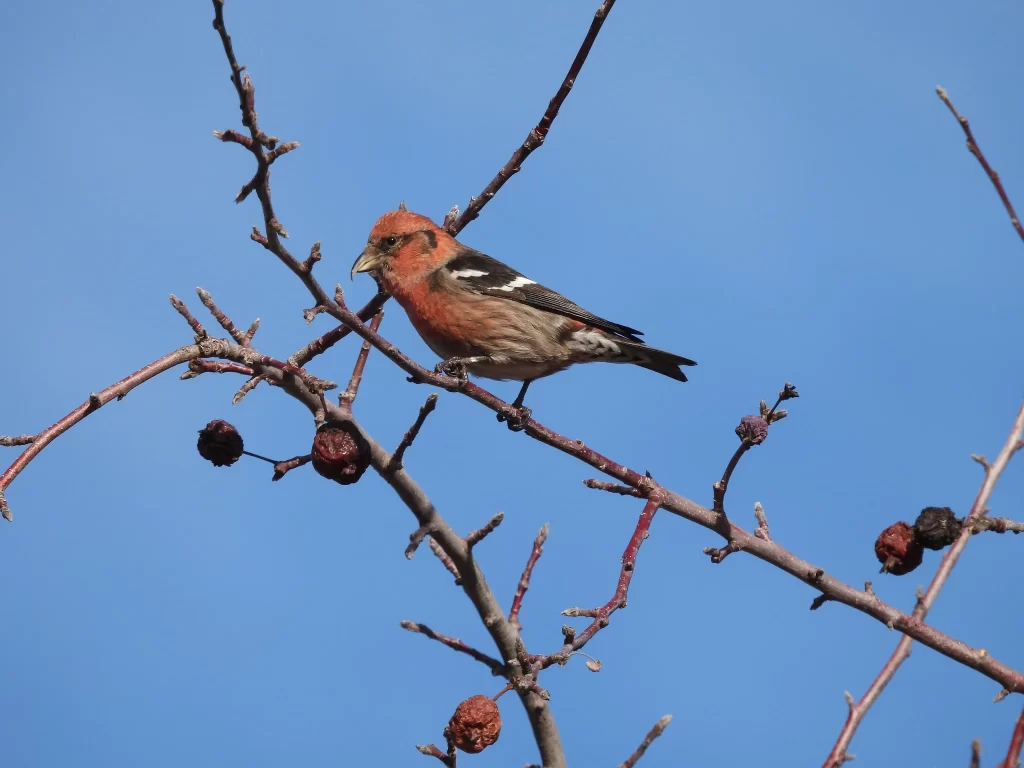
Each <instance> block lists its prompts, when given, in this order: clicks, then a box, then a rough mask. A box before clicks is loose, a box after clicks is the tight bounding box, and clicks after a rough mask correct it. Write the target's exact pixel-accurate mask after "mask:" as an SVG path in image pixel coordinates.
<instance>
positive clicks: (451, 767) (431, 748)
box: [416, 744, 455, 768]
mask: <svg viewBox="0 0 1024 768" xmlns="http://www.w3.org/2000/svg"><path fill="white" fill-rule="evenodd" d="M416 749H418V750H419V751H420V752H421V753H422V754H424V755H426V756H427V757H436V758H437V759H438V760H440V761H441V762H442V763H444V765H445V766H447V768H455V760H454V759H453V758H452V757H451V756H450V755H446V754H445V753H444V752H442V751H441V750H440V749H439V748H438V746H437V745H436V744H417V745H416Z"/></svg>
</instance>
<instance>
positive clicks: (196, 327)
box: [171, 293, 209, 342]
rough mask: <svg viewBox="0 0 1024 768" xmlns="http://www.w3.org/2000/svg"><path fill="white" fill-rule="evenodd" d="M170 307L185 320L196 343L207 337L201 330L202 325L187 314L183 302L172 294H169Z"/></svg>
mask: <svg viewBox="0 0 1024 768" xmlns="http://www.w3.org/2000/svg"><path fill="white" fill-rule="evenodd" d="M171 306H172V307H174V308H175V309H176V310H177V312H178V314H179V315H181V316H182V317H184V318H185V322H187V323H188V325H189V327H190V328H191V329H192V331H193V333H195V335H196V341H197V342H198V341H202V340H203V339H205V338H206V337H207V336H208V335H209V334H208V333H207V332H206V329H205V328H203V324H202V323H200V322H199V321H198V320H196V318H195V317H194V316H193V314H192V313H191V312H189V310H188V307H186V306H185V302H183V301H182V300H181V299H179V298H178V297H177V296H175V295H174V294H173V293H172V294H171Z"/></svg>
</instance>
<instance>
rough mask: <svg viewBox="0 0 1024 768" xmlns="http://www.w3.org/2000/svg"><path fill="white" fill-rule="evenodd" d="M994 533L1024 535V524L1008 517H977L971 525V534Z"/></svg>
mask: <svg viewBox="0 0 1024 768" xmlns="http://www.w3.org/2000/svg"><path fill="white" fill-rule="evenodd" d="M982 531H992V533H1024V523H1018V522H1017V521H1016V520H1010V519H1009V518H1007V517H987V516H986V517H976V518H975V519H974V521H973V522H972V523H971V533H981V532H982Z"/></svg>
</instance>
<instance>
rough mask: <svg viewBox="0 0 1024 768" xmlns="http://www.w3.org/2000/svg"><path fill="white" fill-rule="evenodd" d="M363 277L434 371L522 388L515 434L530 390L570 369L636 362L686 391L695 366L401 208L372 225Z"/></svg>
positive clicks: (361, 262)
mask: <svg viewBox="0 0 1024 768" xmlns="http://www.w3.org/2000/svg"><path fill="white" fill-rule="evenodd" d="M358 272H372V273H374V275H375V276H376V277H377V279H378V281H379V283H380V285H381V287H383V289H384V290H385V291H386V292H387V293H388V294H389V295H390V296H391V297H392V298H394V299H395V301H397V302H398V303H399V305H401V307H402V308H403V309H404V310H405V312H406V314H407V315H408V317H409V320H410V322H411V323H412V325H413V327H414V328H415V329H416V332H417V333H418V334H419V335H420V337H421V338H422V339H423V341H424V342H425V343H426V344H427V346H428V347H430V349H431V350H432V351H433V352H434V353H435V354H437V355H438V356H439V357H440V358H441V359H442V361H443V362H441V363H439V364H438V366H437V367H436V368H435V371H437V372H440V373H447V374H450V375H457V376H460V377H464V376H465V374H466V373H469V374H472V375H474V376H478V377H480V378H486V379H496V380H514V381H521V382H522V388H521V389H520V391H519V395H518V396H517V397H516V399H515V401H514V402H513V403H512V407H513V408H514V409H516V412H517V413H519V414H520V418H519V421H520V424H519V425H518V427H519V428H521V426H522V422H523V420H524V419H526V420H528V419H529V414H530V412H529V409H527V408H526V407H525V406H524V405H523V402H524V400H525V398H526V390H527V389H528V388H529V386H530V384H531V383H533V382H534V381H536V380H537V379H540V378H543V377H545V376H550V375H551V374H554V373H558V372H559V371H563V370H565V369H566V368H568V367H569V366H571V365H573V364H576V363H593V362H607V363H632V364H634V365H639V366H641V367H642V368H647V369H648V370H652V371H655V372H657V373H660V374H662V375H664V376H668V377H669V378H671V379H675V380H676V381H683V382H685V381H686V380H687V379H686V374H685V373H684V372H683V371H682V370H681V368H680V366H692V365H696V364H697V363H696V362H694V361H693V360H690V359H689V358H686V357H681V356H679V355H676V354H673V353H671V352H665V351H664V350H661V349H656V348H654V347H650V346H647V344H645V343H644V341H643V340H642V339H640V336H641V335H642V332H641V331H638V330H637V329H635V328H630V327H629V326H627V325H622V324H620V323H614V322H611V321H610V320H605V319H604V318H602V317H598V316H597V315H595V314H593V313H591V312H588V311H587V310H585V309H583V308H582V307H580V306H579V305H578V304H575V303H574V302H572V301H570V300H569V299H567V298H565V297H564V296H562V295H561V294H559V293H557V292H555V291H553V290H551V289H550V288H546V287H545V286H543V285H541V284H540V283H538V282H535V281H534V280H531V279H530V278H528V277H526V276H525V275H523V274H522V273H520V272H518V271H516V270H515V269H513V268H512V267H510V266H508V265H507V264H504V263H502V262H500V261H498V260H497V259H494V258H492V257H490V256H488V255H486V254H483V253H481V252H480V251H477V250H474V249H473V248H470V247H469V246H466V245H463V244H462V243H460V242H459V241H458V240H456V239H455V238H454V237H453V236H452V235H450V234H448V232H446V231H445V230H444V229H443V228H441V227H439V226H438V225H437V224H435V223H434V222H433V221H432V220H431V219H430V218H429V217H427V216H423V215H420V214H418V213H413V212H412V211H409V210H407V209H405V207H404V205H403V206H400V207H399V209H398V210H394V211H388V212H387V213H385V214H384V215H383V216H381V217H380V218H379V219H378V220H377V222H376V223H375V224H374V225H373V228H372V229H371V230H370V234H369V237H368V238H367V240H366V247H365V248H364V249H363V251H362V253H360V254H359V257H358V258H357V259H356V261H355V263H354V264H353V265H352V273H351V277H352V278H353V279H354V278H355V275H356V273H358ZM499 419H500V420H504V419H502V417H501V416H500V415H499ZM509 426H512V427H513V428H516V426H515V425H513V423H512V420H510V422H509Z"/></svg>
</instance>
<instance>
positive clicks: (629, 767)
mask: <svg viewBox="0 0 1024 768" xmlns="http://www.w3.org/2000/svg"><path fill="white" fill-rule="evenodd" d="M671 722H672V715H665V716H664V717H663V718H661V719H660V720H659V721H658V722H656V723H655V724H654V727H653V728H651V730H650V731H649V732H648V734H647V735H646V736H644V740H643V741H641V742H640V746H639V747H637V748H636V751H635V752H634V753H633V754H632V755H630V756H629V757H627V758H626V759H625V760H624V761H623V762H622V764H621V765H620V766H619V768H633V766H634V765H636V761H637V760H639V759H640V758H641V757H643V756H644V752H646V751H647V748H648V747H649V746H651V744H652V743H653V742H654V740H655V739H656V738H658V737H659V736H661V734H662V733H664V732H665V728H667V727H668V724H669V723H671Z"/></svg>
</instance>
